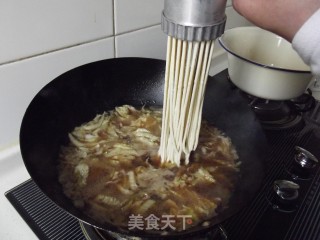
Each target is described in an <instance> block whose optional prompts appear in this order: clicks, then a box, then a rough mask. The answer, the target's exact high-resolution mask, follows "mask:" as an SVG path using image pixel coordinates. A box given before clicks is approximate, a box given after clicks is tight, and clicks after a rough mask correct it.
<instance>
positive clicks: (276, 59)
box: [219, 27, 312, 100]
mask: <svg viewBox="0 0 320 240" xmlns="http://www.w3.org/2000/svg"><path fill="white" fill-rule="evenodd" d="M219 43H220V44H221V46H222V47H223V48H224V49H225V50H226V51H227V52H228V64H229V66H228V71H229V75H230V79H231V81H232V82H233V83H234V84H235V85H236V86H237V87H239V88H240V89H241V90H243V91H245V92H247V93H249V94H251V95H254V96H256V97H260V98H264V99H270V100H287V99H292V98H295V97H298V96H300V95H301V94H303V93H304V92H305V90H306V88H307V87H308V84H309V82H310V81H311V78H312V74H311V72H310V68H309V66H307V65H306V64H305V63H304V62H303V61H302V59H301V58H300V57H299V55H298V54H297V53H296V51H295V50H294V49H293V48H292V46H291V43H289V42H288V41H287V40H285V39H283V38H281V37H279V36H277V35H275V34H273V33H271V32H268V31H266V30H263V29H261V28H258V27H239V28H233V29H230V30H227V31H225V33H224V34H223V35H222V36H221V37H220V38H219Z"/></svg>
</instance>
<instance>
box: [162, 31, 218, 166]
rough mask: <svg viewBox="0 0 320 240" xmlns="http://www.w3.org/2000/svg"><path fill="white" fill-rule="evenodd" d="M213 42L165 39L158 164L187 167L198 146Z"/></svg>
mask: <svg viewBox="0 0 320 240" xmlns="http://www.w3.org/2000/svg"><path fill="white" fill-rule="evenodd" d="M213 48H214V41H213V40H211V41H202V42H196V41H184V40H180V39H176V38H173V37H170V36H169V37H168V45H167V64H166V74H165V89H164V102H163V118H162V119H163V120H162V132H161V142H160V148H159V155H160V157H161V161H162V163H164V162H173V163H175V164H176V165H178V166H179V165H180V161H181V159H184V162H185V164H188V163H189V157H190V153H191V151H194V150H195V149H196V147H197V145H198V138H199V132H200V126H201V116H202V106H203V100H204V92H205V86H206V83H207V78H208V73H209V68H210V63H211V57H212V53H213Z"/></svg>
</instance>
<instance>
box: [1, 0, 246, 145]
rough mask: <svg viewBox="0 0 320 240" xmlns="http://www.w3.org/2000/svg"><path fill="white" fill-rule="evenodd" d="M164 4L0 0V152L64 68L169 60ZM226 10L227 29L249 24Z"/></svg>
mask: <svg viewBox="0 0 320 240" xmlns="http://www.w3.org/2000/svg"><path fill="white" fill-rule="evenodd" d="M162 8H163V0H91V1H88V0H68V1H62V0H46V1H43V0H24V1H20V0H3V1H0V151H1V149H2V150H3V149H4V148H7V147H9V146H15V145H16V144H17V143H18V135H19V128H20V124H21V120H22V117H23V114H24V111H25V109H26V107H27V106H28V104H29V102H30V101H31V99H32V97H33V96H34V95H35V94H36V93H37V92H38V91H39V90H40V89H41V88H42V87H43V86H44V85H45V84H47V83H48V82H49V81H50V80H52V79H53V78H55V77H56V76H58V75H60V74H62V73H63V72H65V71H67V70H69V69H71V68H74V67H76V66H79V65H82V64H85V63H88V62H92V61H96V60H100V59H105V58H114V57H127V56H130V57H131V56H136V57H149V58H158V59H165V55H166V38H167V36H166V35H165V34H164V33H162V31H161V28H160V20H161V17H160V16H161V11H162ZM226 13H227V16H228V20H227V28H231V27H237V26H242V25H248V24H249V23H248V22H247V21H245V20H244V19H243V18H242V17H240V16H239V15H238V14H237V13H236V12H235V11H234V10H233V9H232V6H231V1H230V0H229V1H228V3H227V9H226ZM222 54H223V51H222V50H221V49H220V48H218V47H217V48H216V50H215V55H214V56H216V58H219V57H221V56H222Z"/></svg>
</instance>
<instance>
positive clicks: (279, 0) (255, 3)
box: [233, 0, 320, 41]
mask: <svg viewBox="0 0 320 240" xmlns="http://www.w3.org/2000/svg"><path fill="white" fill-rule="evenodd" d="M233 7H234V9H235V10H236V11H237V12H238V13H239V14H241V15H242V16H244V17H245V18H247V19H248V20H249V21H250V22H252V23H253V24H255V25H257V26H259V27H261V28H264V29H266V30H269V31H272V32H274V33H276V34H278V35H280V36H282V37H284V38H285V39H287V40H288V41H292V39H293V37H294V35H295V34H296V33H297V31H298V30H299V29H300V27H301V26H302V25H303V23H304V22H305V21H307V20H308V18H309V17H311V15H312V14H313V13H315V12H316V11H317V10H318V9H319V8H320V0H233Z"/></svg>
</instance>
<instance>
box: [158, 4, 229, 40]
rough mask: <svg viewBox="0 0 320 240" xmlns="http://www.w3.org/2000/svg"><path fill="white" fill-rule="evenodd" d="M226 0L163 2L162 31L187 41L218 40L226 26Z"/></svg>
mask: <svg viewBox="0 0 320 240" xmlns="http://www.w3.org/2000/svg"><path fill="white" fill-rule="evenodd" d="M226 2H227V1H226V0H165V1H164V10H163V12H162V30H163V31H164V33H166V34H167V35H169V36H172V37H174V38H177V39H182V40H187V41H207V40H213V39H216V38H218V37H219V36H221V35H222V33H223V32H224V28H225V24H226V14H225V8H226Z"/></svg>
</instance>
